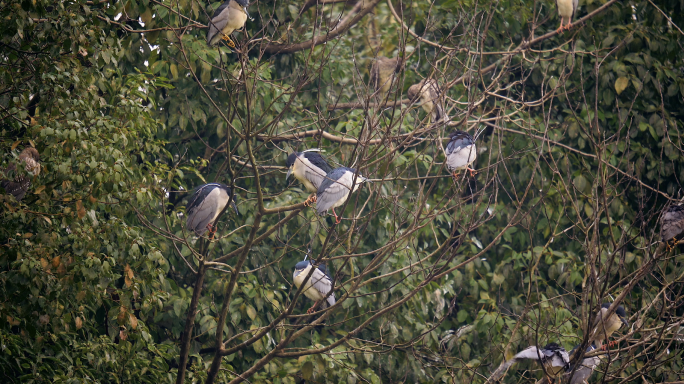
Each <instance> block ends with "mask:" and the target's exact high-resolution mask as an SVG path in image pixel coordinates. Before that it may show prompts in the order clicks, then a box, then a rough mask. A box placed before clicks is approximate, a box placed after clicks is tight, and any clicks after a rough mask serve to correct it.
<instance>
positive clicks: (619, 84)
mask: <svg viewBox="0 0 684 384" xmlns="http://www.w3.org/2000/svg"><path fill="white" fill-rule="evenodd" d="M628 85H629V80H628V79H627V78H626V77H620V78H618V79H617V80H616V81H615V92H617V94H618V95H619V94H621V93H622V91H624V90H625V89H627V86H628Z"/></svg>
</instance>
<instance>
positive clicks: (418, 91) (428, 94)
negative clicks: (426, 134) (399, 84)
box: [408, 80, 446, 123]
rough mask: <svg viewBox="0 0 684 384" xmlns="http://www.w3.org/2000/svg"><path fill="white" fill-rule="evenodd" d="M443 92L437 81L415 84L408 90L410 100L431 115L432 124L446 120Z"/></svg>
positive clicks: (423, 81) (424, 81)
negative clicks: (442, 98)
mask: <svg viewBox="0 0 684 384" xmlns="http://www.w3.org/2000/svg"><path fill="white" fill-rule="evenodd" d="M440 96H441V91H440V89H439V86H438V85H437V81H435V80H422V81H421V82H420V83H418V84H413V85H412V86H410V87H409V89H408V98H409V99H411V101H412V102H416V101H417V102H418V105H420V106H421V107H423V110H425V112H427V113H428V114H430V122H432V123H436V122H439V121H441V120H442V119H444V118H445V117H446V116H445V114H444V103H443V102H442V100H441V97H440Z"/></svg>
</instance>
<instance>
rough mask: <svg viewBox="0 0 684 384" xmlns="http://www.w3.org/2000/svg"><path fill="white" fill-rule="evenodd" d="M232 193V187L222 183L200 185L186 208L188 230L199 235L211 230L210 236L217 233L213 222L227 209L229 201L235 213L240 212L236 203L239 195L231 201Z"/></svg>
mask: <svg viewBox="0 0 684 384" xmlns="http://www.w3.org/2000/svg"><path fill="white" fill-rule="evenodd" d="M230 193H231V190H230V187H228V186H226V185H224V184H221V183H209V184H204V185H201V186H199V187H198V188H197V190H196V191H195V193H194V194H193V195H192V197H191V198H190V202H189V203H188V205H187V207H186V208H185V213H186V214H187V216H188V219H187V221H186V223H185V224H186V227H187V228H188V230H190V231H193V232H195V235H197V236H202V235H203V234H204V233H205V232H206V231H207V230H209V234H210V238H213V237H214V234H215V233H216V227H215V226H214V225H213V223H214V222H215V221H216V219H217V218H218V217H219V215H221V213H222V212H223V211H224V210H225V209H226V207H227V206H228V203H230V205H232V206H233V209H234V210H235V214H240V213H239V212H238V209H237V205H235V201H236V200H237V196H233V198H232V201H231V198H230Z"/></svg>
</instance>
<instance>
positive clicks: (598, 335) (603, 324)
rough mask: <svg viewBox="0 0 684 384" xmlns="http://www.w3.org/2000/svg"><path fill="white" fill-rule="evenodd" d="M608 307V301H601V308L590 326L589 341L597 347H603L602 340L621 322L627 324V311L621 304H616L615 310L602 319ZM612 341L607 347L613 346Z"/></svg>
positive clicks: (618, 326)
mask: <svg viewBox="0 0 684 384" xmlns="http://www.w3.org/2000/svg"><path fill="white" fill-rule="evenodd" d="M608 308H610V303H603V304H602V305H601V309H600V310H599V311H598V313H597V314H596V318H595V319H594V325H593V326H592V331H591V335H590V337H589V342H590V343H594V344H595V345H596V346H597V347H598V348H601V349H605V348H604V347H602V344H603V342H604V341H605V340H608V338H609V337H610V335H612V334H613V332H615V331H617V330H618V329H620V327H621V326H622V324H624V325H626V326H629V322H628V321H627V313H626V312H625V308H624V307H623V306H622V305H620V306H618V307H617V309H615V312H614V313H613V314H612V315H610V316H609V317H608V318H607V320H605V321H604V318H605V317H606V315H607V314H608ZM614 343H615V342H614V341H611V342H609V343H608V347H611V346H613V345H614Z"/></svg>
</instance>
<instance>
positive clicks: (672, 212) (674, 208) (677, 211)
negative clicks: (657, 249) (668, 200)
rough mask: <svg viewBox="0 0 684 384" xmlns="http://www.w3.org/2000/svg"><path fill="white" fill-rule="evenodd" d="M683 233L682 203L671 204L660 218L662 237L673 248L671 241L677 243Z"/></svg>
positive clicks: (683, 213)
mask: <svg viewBox="0 0 684 384" xmlns="http://www.w3.org/2000/svg"><path fill="white" fill-rule="evenodd" d="M683 233H684V208H683V207H682V206H681V205H671V206H669V207H668V208H667V210H666V211H665V212H663V215H662V217H661V218H660V238H661V240H662V241H663V242H664V243H665V244H666V245H667V247H668V249H671V248H672V245H671V243H674V244H677V242H678V241H679V239H680V238H682V234H683Z"/></svg>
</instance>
